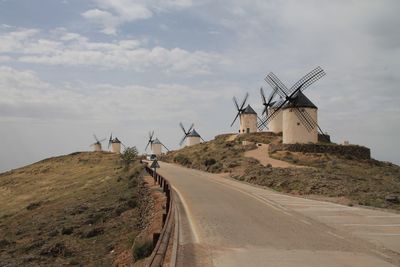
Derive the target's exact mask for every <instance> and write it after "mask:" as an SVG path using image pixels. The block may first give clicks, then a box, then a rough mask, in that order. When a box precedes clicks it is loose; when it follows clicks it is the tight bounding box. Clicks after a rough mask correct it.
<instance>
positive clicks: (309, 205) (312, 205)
mask: <svg viewBox="0 0 400 267" xmlns="http://www.w3.org/2000/svg"><path fill="white" fill-rule="evenodd" d="M285 205H286V206H307V207H326V208H336V207H335V206H329V205H326V204H298V203H293V204H289V203H288V204H285Z"/></svg>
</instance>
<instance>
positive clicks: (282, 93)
mask: <svg viewBox="0 0 400 267" xmlns="http://www.w3.org/2000/svg"><path fill="white" fill-rule="evenodd" d="M271 73H272V72H271ZM271 73H269V74H268V75H267V77H265V79H264V80H265V81H266V82H267V83H268V84H269V85H270V86H271V87H272V89H273V90H276V93H277V94H278V95H279V96H280V97H282V98H286V96H287V95H286V93H285V91H284V89H279V86H278V84H277V83H276V82H275V81H274V80H273V79H272V78H271V77H270V74H271Z"/></svg>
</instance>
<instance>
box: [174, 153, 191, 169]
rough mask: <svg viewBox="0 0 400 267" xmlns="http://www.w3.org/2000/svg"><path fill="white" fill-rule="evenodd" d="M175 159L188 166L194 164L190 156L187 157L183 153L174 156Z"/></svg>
mask: <svg viewBox="0 0 400 267" xmlns="http://www.w3.org/2000/svg"><path fill="white" fill-rule="evenodd" d="M174 161H175V162H177V163H179V164H182V165H186V166H187V165H190V164H192V162H191V161H190V159H189V158H188V157H186V156H185V155H183V154H178V155H176V156H175V157H174Z"/></svg>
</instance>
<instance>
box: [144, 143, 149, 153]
mask: <svg viewBox="0 0 400 267" xmlns="http://www.w3.org/2000/svg"><path fill="white" fill-rule="evenodd" d="M149 144H150V141H149V142H147V145H146V148H145V149H144V151H147V148H148V147H149Z"/></svg>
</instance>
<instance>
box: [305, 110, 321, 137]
mask: <svg viewBox="0 0 400 267" xmlns="http://www.w3.org/2000/svg"><path fill="white" fill-rule="evenodd" d="M303 113H304V116H305V117H306V118H307V119H308V120H309V121H310V122H311V124H313V125H314V127H317V128H318V130H319V132H320V133H321V134H323V135H325V133H324V131H322V129H321V127H320V126H319V125H318V123H317V122H316V121H315V120H314V119H313V117H312V116H311V114H310V113H308V111H307V110H306V109H305V110H304V112H303Z"/></svg>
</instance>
